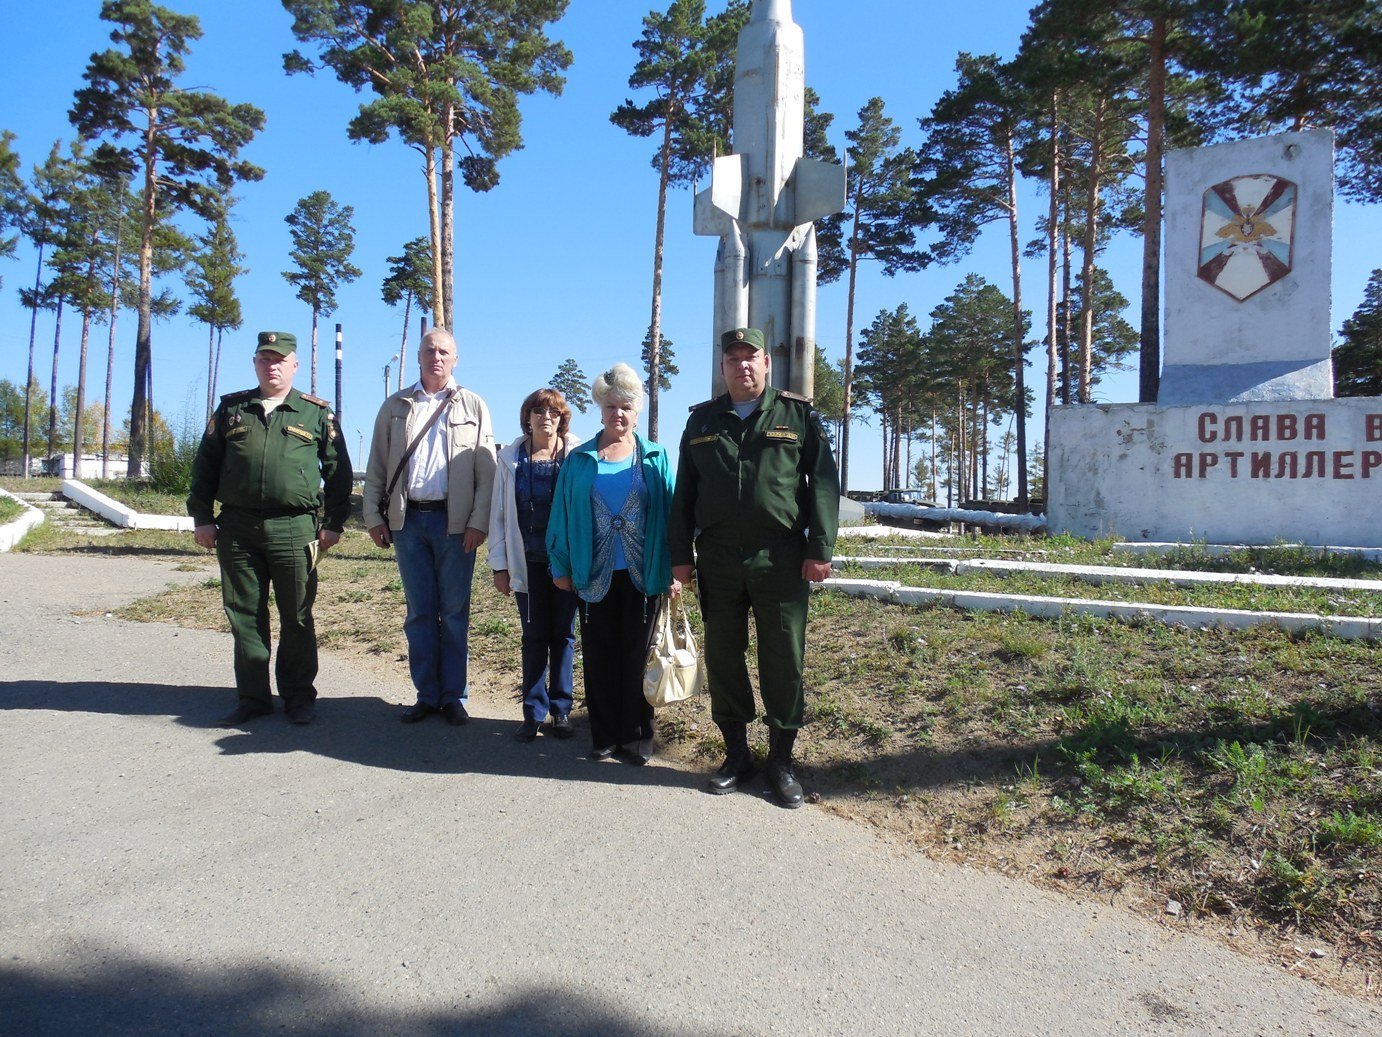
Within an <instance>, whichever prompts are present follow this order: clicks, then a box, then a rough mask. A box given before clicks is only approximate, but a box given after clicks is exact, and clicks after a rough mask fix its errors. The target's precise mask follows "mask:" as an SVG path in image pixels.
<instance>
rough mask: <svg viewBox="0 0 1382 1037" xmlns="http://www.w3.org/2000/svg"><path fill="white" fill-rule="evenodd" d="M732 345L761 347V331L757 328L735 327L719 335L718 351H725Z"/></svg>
mask: <svg viewBox="0 0 1382 1037" xmlns="http://www.w3.org/2000/svg"><path fill="white" fill-rule="evenodd" d="M734 346H748V347H749V348H750V349H763V350H766V348H767V347H765V346H764V345H763V332H761V331H759V330H758V329H757V328H735V329H734V330H733V331H726V332H725V333H724V334H723V335H721V336H720V352H722V353H723V352H727V351H728V350H730V349H732V348H733V347H734Z"/></svg>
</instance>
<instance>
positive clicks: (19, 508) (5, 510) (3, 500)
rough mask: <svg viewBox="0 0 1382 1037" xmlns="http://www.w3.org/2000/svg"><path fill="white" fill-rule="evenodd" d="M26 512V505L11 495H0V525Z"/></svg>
mask: <svg viewBox="0 0 1382 1037" xmlns="http://www.w3.org/2000/svg"><path fill="white" fill-rule="evenodd" d="M22 514H24V505H22V504H20V503H19V502H18V501H17V500H14V499H13V498H11V497H0V526H2V525H4V524H5V523H6V522H13V521H14V520H15V519H17V518H19V516H20V515H22Z"/></svg>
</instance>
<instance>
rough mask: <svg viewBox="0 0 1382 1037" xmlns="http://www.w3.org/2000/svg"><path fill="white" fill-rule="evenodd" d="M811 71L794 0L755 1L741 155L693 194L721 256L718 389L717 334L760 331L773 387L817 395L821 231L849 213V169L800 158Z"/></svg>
mask: <svg viewBox="0 0 1382 1037" xmlns="http://www.w3.org/2000/svg"><path fill="white" fill-rule="evenodd" d="M805 98H806V64H805V47H804V42H803V37H802V31H801V26H799V25H798V24H797V23H796V22H794V21H793V20H792V4H791V0H753V11H752V13H751V14H750V15H749V21H748V24H747V25H745V26H744V28H743V31H741V32H740V33H739V46H738V50H737V51H736V54H735V69H734V140H733V144H734V148H735V154H733V155H726V156H724V157H722V158H717V159H716V160H715V163H714V166H713V167H712V169H711V175H710V186H709V187H708V188H706V189H705V190H703V191H701V192H700V193H698V194H697V195H696V208H695V231H696V233H697V234H703V235H707V236H714V237H718V238H719V239H720V247H719V250H718V252H717V253H716V257H715V322H714V334H713V338H712V342H713V356H712V374H711V379H712V391H713V393H714V394H715V395H719V394H720V393H722V392H724V379H723V377H722V375H721V373H720V336H721V335H722V334H723V333H724V332H726V331H730V330H733V329H734V328H740V327H754V328H759V329H761V330H762V332H763V337H764V340H765V342H766V345H767V348H768V352H769V354H770V355H771V356H772V372H771V378H772V384H773V385H774V386H776V387H778V388H780V389H789V390H791V391H792V392H795V393H799V394H801V395H802V396H807V397H810V396H812V395H814V390H815V354H816V228H815V226H814V221H815V220H819V219H821V218H822V217H825V216H829V215H831V214H832V213H836V212H839V211H840V210H841V209H843V208H844V205H845V170H844V167H843V166H839V165H834V164H832V163H829V162H819V161H816V160H814V159H809V158H805V157H803V152H804V146H803V137H804V130H805V113H806V100H805Z"/></svg>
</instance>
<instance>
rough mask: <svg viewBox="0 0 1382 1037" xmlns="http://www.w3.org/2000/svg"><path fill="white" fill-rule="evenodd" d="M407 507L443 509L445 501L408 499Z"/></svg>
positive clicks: (414, 508) (416, 509)
mask: <svg viewBox="0 0 1382 1037" xmlns="http://www.w3.org/2000/svg"><path fill="white" fill-rule="evenodd" d="M408 507H409V509H411V510H412V511H445V510H446V501H444V500H409V501H408Z"/></svg>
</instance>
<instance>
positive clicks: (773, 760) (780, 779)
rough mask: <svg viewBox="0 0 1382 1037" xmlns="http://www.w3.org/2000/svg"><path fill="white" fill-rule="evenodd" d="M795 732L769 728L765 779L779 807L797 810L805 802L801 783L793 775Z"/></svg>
mask: <svg viewBox="0 0 1382 1037" xmlns="http://www.w3.org/2000/svg"><path fill="white" fill-rule="evenodd" d="M796 740H797V733H796V732H795V731H780V730H778V729H777V728H775V727H770V728H768V768H767V771H766V774H765V779H766V781H767V785H768V791H769V792H771V793H772V794H773V799H775V800H777V803H778V806H782V807H786V808H787V809H788V810H795V809H796V808H797V807H799V806H801V804H802V803H803V802H805V799H806V796H805V794H804V793H803V792H802V789H801V782H799V781H797V778H796V775H795V774H793V773H792V746H793V745H794V744H795V743H796Z"/></svg>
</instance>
